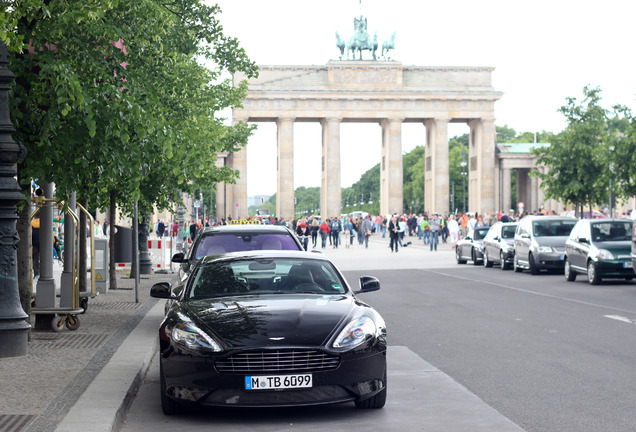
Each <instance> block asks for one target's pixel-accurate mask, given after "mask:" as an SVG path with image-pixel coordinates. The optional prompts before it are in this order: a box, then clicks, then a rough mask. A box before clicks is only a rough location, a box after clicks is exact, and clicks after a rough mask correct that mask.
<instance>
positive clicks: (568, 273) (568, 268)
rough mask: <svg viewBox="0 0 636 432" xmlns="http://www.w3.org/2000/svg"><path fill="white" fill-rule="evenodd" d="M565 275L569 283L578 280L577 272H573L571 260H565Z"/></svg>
mask: <svg viewBox="0 0 636 432" xmlns="http://www.w3.org/2000/svg"><path fill="white" fill-rule="evenodd" d="M563 274H564V275H565V280H566V281H568V282H574V280H575V279H576V272H574V271H573V270H572V266H570V260H569V259H567V258H566V259H565V266H564V267H563Z"/></svg>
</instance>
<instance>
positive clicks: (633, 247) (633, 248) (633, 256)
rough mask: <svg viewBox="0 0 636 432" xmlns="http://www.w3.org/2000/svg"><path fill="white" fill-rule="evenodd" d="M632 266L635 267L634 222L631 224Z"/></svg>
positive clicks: (635, 226)
mask: <svg viewBox="0 0 636 432" xmlns="http://www.w3.org/2000/svg"><path fill="white" fill-rule="evenodd" d="M633 221H634V220H633V219H632V223H633ZM632 268H634V269H636V223H634V224H633V226H632Z"/></svg>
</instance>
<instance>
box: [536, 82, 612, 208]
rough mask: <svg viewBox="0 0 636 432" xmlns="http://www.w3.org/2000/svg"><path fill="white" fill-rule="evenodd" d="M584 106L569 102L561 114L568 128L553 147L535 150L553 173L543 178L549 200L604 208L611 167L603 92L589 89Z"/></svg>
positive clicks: (537, 173) (584, 99)
mask: <svg viewBox="0 0 636 432" xmlns="http://www.w3.org/2000/svg"><path fill="white" fill-rule="evenodd" d="M583 93H584V97H583V100H582V101H581V102H579V101H577V99H576V98H572V97H569V98H567V103H566V105H564V106H562V107H561V108H560V109H559V111H560V112H561V113H562V114H563V115H564V116H565V118H566V119H567V121H568V126H567V127H566V128H565V130H564V131H563V132H561V133H560V134H559V135H556V136H553V137H552V138H551V141H552V145H551V146H550V147H543V148H540V149H535V150H533V153H534V154H535V155H537V156H538V159H537V162H538V164H543V165H545V166H546V167H547V168H548V169H549V171H548V172H547V173H545V174H541V173H540V172H538V171H533V172H532V174H533V175H537V176H538V177H539V178H541V179H542V180H543V187H544V189H545V192H546V196H547V197H552V198H556V199H560V200H562V201H564V202H567V203H573V204H579V203H582V204H590V205H591V204H600V203H603V202H606V201H607V199H608V183H609V178H610V176H609V163H608V156H609V153H608V148H607V142H608V139H609V136H608V134H607V112H606V110H605V109H603V108H602V107H601V106H600V105H599V103H600V100H601V97H600V93H601V91H600V89H598V88H588V87H585V88H584V90H583Z"/></svg>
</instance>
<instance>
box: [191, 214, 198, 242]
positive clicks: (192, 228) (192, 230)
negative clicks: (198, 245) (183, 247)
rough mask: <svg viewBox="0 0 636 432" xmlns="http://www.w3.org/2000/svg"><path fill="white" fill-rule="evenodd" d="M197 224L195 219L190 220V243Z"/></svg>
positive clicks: (194, 234)
mask: <svg viewBox="0 0 636 432" xmlns="http://www.w3.org/2000/svg"><path fill="white" fill-rule="evenodd" d="M198 229H199V226H198V225H197V222H196V221H194V220H193V221H190V243H192V242H193V241H194V237H195V236H196V235H197V231H198Z"/></svg>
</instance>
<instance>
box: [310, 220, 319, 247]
mask: <svg viewBox="0 0 636 432" xmlns="http://www.w3.org/2000/svg"><path fill="white" fill-rule="evenodd" d="M319 229H320V224H319V223H318V219H316V218H314V219H313V220H312V221H311V228H310V231H311V245H312V247H313V248H314V249H315V248H316V242H317V241H318V230H319Z"/></svg>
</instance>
